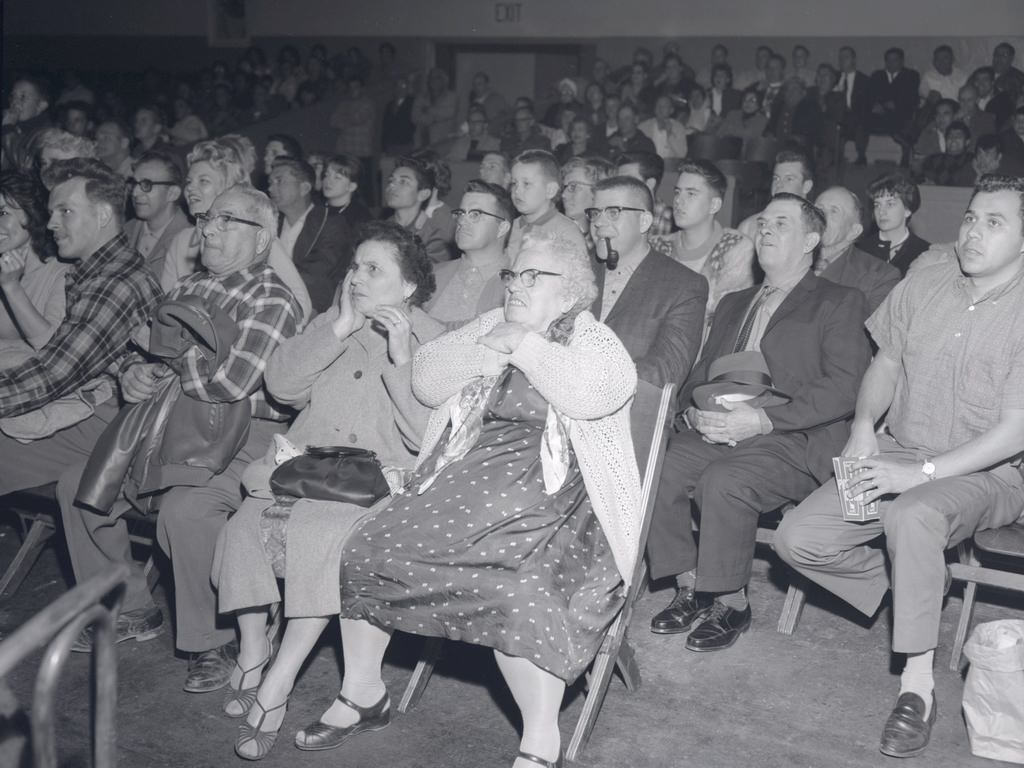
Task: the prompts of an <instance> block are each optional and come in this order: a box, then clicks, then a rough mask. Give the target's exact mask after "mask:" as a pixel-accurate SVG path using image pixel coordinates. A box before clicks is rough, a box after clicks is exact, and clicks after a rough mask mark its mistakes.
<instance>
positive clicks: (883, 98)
mask: <svg viewBox="0 0 1024 768" xmlns="http://www.w3.org/2000/svg"><path fill="white" fill-rule="evenodd" d="M903 59H904V56H903V49H902V48H890V49H889V50H887V51H886V52H885V67H884V68H883V69H878V70H875V72H874V73H873V74H872V75H871V80H870V82H869V88H868V90H869V98H870V104H871V115H870V118H869V119H868V131H870V132H871V133H877V134H882V135H886V136H892V137H893V138H894V139H896V140H897V141H900V142H904V141H906V140H907V135H908V132H909V131H910V127H911V125H912V124H913V122H914V112H916V111H917V103H918V98H919V96H918V91H919V90H920V87H921V75H920V74H918V72H917V70H915V69H907V68H906V67H904V66H903Z"/></svg>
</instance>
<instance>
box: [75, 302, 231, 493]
mask: <svg viewBox="0 0 1024 768" xmlns="http://www.w3.org/2000/svg"><path fill="white" fill-rule="evenodd" d="M237 336H238V328H237V326H236V325H235V321H234V320H233V319H232V318H231V317H230V315H228V314H227V313H226V312H225V311H224V310H222V309H220V308H219V307H216V306H208V305H207V304H206V303H205V302H204V301H203V300H202V299H200V298H199V297H197V296H183V297H182V298H180V299H176V300H173V301H165V302H164V303H162V304H161V305H160V306H159V307H157V310H156V312H155V314H154V317H153V323H152V328H151V330H150V342H149V352H150V354H151V355H152V356H153V357H156V358H159V359H161V360H163V361H164V362H167V363H169V364H170V365H171V367H172V368H173V367H174V361H176V360H178V359H179V358H181V357H182V356H183V355H184V354H185V353H186V352H188V350H190V349H191V348H193V347H195V348H196V349H197V350H198V352H199V355H200V357H202V358H204V359H206V360H207V361H209V363H210V366H211V367H218V366H219V365H220V364H221V363H223V362H224V360H225V359H226V358H227V356H228V354H229V352H230V350H231V345H232V343H234V341H235V339H236V338H237ZM250 414H251V406H250V404H249V400H248V399H247V398H246V399H244V400H241V401H238V402H234V403H207V402H203V401H201V400H196V399H194V398H192V397H189V396H188V395H186V394H185V393H184V392H183V391H182V388H181V382H180V379H179V377H178V376H176V375H171V376H168V377H167V378H165V379H163V380H162V381H161V383H160V384H159V387H158V389H157V391H156V392H154V394H153V396H152V397H150V398H149V399H148V400H144V401H143V402H140V403H131V404H129V405H126V406H125V407H124V408H122V409H121V410H120V411H119V412H118V414H117V416H116V417H115V418H114V420H113V421H112V422H110V424H109V425H107V428H106V430H104V432H103V434H102V435H101V436H100V439H99V441H98V442H97V443H96V447H95V448H94V449H93V452H92V455H90V457H89V461H88V462H87V463H86V466H85V472H84V473H83V474H82V480H81V483H80V484H79V486H78V494H77V495H76V497H75V500H76V502H77V503H78V504H81V505H83V506H87V507H90V508H92V509H96V510H99V511H101V512H109V511H110V510H111V508H112V507H113V505H114V502H115V501H116V500H117V498H118V495H119V493H120V492H121V489H122V488H124V490H125V495H126V496H127V497H128V498H129V499H130V500H132V499H133V498H134V499H138V498H139V497H143V496H150V495H152V494H155V493H157V492H158V491H162V490H165V489H167V488H170V487H173V486H201V485H206V483H208V482H209V481H210V479H211V478H212V477H213V476H214V475H216V474H218V473H220V472H222V471H223V470H224V469H225V468H226V467H227V466H228V464H230V463H231V461H232V460H233V459H234V457H235V455H236V454H237V453H238V451H239V450H240V449H241V447H242V445H244V443H245V440H246V438H247V437H248V434H249V423H250V419H251V415H250Z"/></svg>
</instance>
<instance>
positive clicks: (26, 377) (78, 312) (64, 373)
mask: <svg viewBox="0 0 1024 768" xmlns="http://www.w3.org/2000/svg"><path fill="white" fill-rule="evenodd" d="M64 284H65V291H66V294H67V312H66V315H65V318H64V321H63V322H62V323H61V324H60V327H58V328H57V331H56V333H54V334H53V338H51V339H50V341H49V342H47V344H46V346H44V347H43V348H42V349H40V350H39V351H38V352H36V354H35V355H34V356H33V357H31V358H30V359H28V360H26V361H25V362H24V363H22V364H21V365H16V366H14V367H13V368H8V369H6V370H0V417H7V416H18V415H20V414H23V413H27V412H29V411H33V410H35V409H37V408H40V407H42V406H44V405H46V404H47V403H49V402H51V401H53V400H56V399H57V398H59V397H64V396H65V395H68V394H71V393H72V392H74V391H75V390H76V389H78V388H79V387H80V386H82V385H83V384H85V383H86V382H88V381H90V380H91V379H94V378H96V377H97V376H99V375H101V374H103V373H104V372H110V373H113V372H115V371H116V370H117V366H118V363H119V361H120V360H121V359H122V358H123V357H124V356H125V355H126V354H127V353H128V340H129V339H130V338H131V335H132V332H133V331H134V330H135V329H136V328H138V327H140V326H142V325H144V324H145V323H146V321H147V320H149V317H150V315H151V314H152V313H153V310H154V309H155V308H156V305H157V303H158V302H159V299H160V285H159V284H158V283H157V281H156V278H154V277H153V275H152V273H151V272H150V271H149V269H148V268H147V267H146V262H145V260H144V259H143V258H142V257H141V256H140V255H139V253H138V252H137V251H136V250H135V249H134V248H132V247H131V246H129V245H128V238H127V237H125V235H124V233H121V234H119V235H117V237H114V238H112V239H111V240H109V241H108V242H107V243H106V244H104V245H103V246H102V247H100V248H99V249H98V250H97V251H96V252H95V253H93V254H92V256H90V257H89V258H87V259H83V260H82V261H80V262H78V264H76V265H75V267H74V268H73V269H70V270H68V272H67V274H66V276H65V283H64Z"/></svg>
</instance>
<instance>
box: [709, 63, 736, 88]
mask: <svg viewBox="0 0 1024 768" xmlns="http://www.w3.org/2000/svg"><path fill="white" fill-rule="evenodd" d="M718 72H725V74H726V75H728V77H729V84H730V85H731V84H732V67H730V66H729V65H728V64H715V66H713V67H712V68H711V80H712V82H714V79H715V75H716V74H717V73H718Z"/></svg>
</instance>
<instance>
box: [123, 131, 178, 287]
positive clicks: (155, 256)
mask: <svg viewBox="0 0 1024 768" xmlns="http://www.w3.org/2000/svg"><path fill="white" fill-rule="evenodd" d="M128 189H129V191H130V194H131V200H132V209H133V210H134V212H135V216H134V218H131V219H129V220H128V221H126V222H125V225H124V233H125V236H127V238H128V245H130V246H131V247H132V248H134V249H135V250H137V251H138V252H139V253H140V254H141V255H142V258H144V259H145V260H146V266H148V267H149V269H150V271H151V272H152V273H153V274H154V275H156V277H157V278H159V277H160V275H161V274H162V273H163V269H164V260H165V259H166V258H167V248H168V247H169V246H170V244H171V241H172V240H173V239H174V236H175V235H176V234H178V233H179V232H181V230H183V229H186V228H187V227H188V226H189V223H188V217H187V216H185V213H184V211H182V209H181V192H182V180H181V168H180V167H179V166H178V163H177V161H176V160H175V159H174V158H173V157H172V156H171V155H169V154H167V153H166V152H161V151H159V150H150V151H149V152H145V153H143V154H142V156H140V157H139V159H138V160H136V161H135V162H134V163H133V165H132V175H131V177H130V178H129V179H128Z"/></svg>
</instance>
